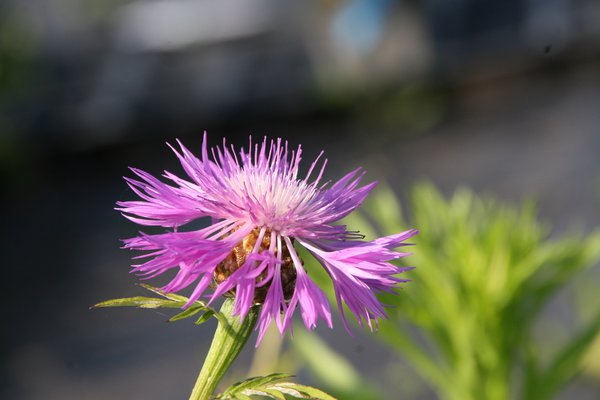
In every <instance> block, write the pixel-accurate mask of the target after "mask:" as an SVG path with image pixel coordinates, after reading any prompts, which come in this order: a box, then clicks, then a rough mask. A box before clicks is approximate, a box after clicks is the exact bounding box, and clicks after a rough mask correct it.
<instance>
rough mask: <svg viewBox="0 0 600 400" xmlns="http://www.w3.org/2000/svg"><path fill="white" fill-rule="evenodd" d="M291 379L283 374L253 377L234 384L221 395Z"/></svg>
mask: <svg viewBox="0 0 600 400" xmlns="http://www.w3.org/2000/svg"><path fill="white" fill-rule="evenodd" d="M291 377H293V375H290V374H283V373H274V374H270V375H266V376H255V377H252V378H248V379H245V380H243V381H240V382H236V383H234V384H233V385H231V386H230V387H228V388H227V390H225V392H223V394H231V393H237V392H241V391H243V390H244V389H253V388H259V387H263V386H265V385H268V384H271V383H274V382H278V381H282V380H284V379H288V378H291Z"/></svg>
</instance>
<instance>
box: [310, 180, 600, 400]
mask: <svg viewBox="0 0 600 400" xmlns="http://www.w3.org/2000/svg"><path fill="white" fill-rule="evenodd" d="M410 206H411V207H410V209H411V218H410V224H411V226H415V227H417V228H418V229H419V230H420V232H421V234H420V235H418V237H415V238H414V239H413V242H414V243H416V244H417V246H416V247H415V248H414V255H413V256H412V257H410V262H411V264H412V265H416V266H417V268H416V269H415V270H414V271H412V272H411V273H410V275H411V278H412V282H411V284H410V285H406V286H405V287H403V289H402V293H401V294H400V296H395V295H388V294H384V295H382V296H381V298H382V300H383V301H384V303H387V304H389V305H390V306H392V307H390V308H389V309H388V310H389V314H390V319H389V320H387V321H382V322H381V323H380V327H379V335H376V337H377V338H379V339H380V340H382V341H383V342H384V343H386V345H388V346H389V347H390V348H391V349H394V350H395V351H397V352H398V354H399V355H401V356H402V357H405V358H406V360H407V361H408V362H409V364H411V365H412V367H413V368H415V370H416V371H417V372H418V373H419V374H420V375H421V376H422V377H423V378H424V379H425V380H426V381H427V382H429V383H430V384H431V386H432V387H433V388H434V390H435V391H436V392H437V394H438V396H439V397H440V398H441V399H447V400H470V399H473V400H475V399H489V400H494V399H498V400H505V399H508V398H518V399H527V400H529V399H531V400H533V399H535V400H540V399H549V398H552V397H553V396H554V395H556V394H557V393H558V391H559V390H560V389H561V388H563V387H564V386H565V385H566V384H567V383H568V382H569V381H570V380H571V379H572V378H573V377H574V376H575V374H576V373H577V372H578V370H579V367H580V364H581V359H582V357H583V356H584V354H585V352H586V350H587V349H588V347H589V346H590V345H591V343H592V341H593V339H594V337H595V336H596V335H597V334H598V332H599V331H600V309H598V308H599V307H598V306H599V305H591V306H593V307H595V308H597V310H594V312H593V313H589V315H592V317H591V318H588V319H587V320H586V321H577V324H578V325H580V327H579V329H577V330H575V329H573V328H572V327H565V331H567V332H569V334H568V335H567V336H568V339H567V340H566V341H565V342H564V343H562V345H561V346H559V348H558V349H546V348H545V347H544V348H542V347H541V346H540V345H539V339H540V338H539V337H538V336H539V335H536V333H535V332H534V326H535V325H536V322H538V321H539V319H540V318H539V317H540V313H541V312H542V311H543V310H547V308H548V304H549V302H550V301H551V300H552V299H553V298H554V297H555V296H556V295H557V294H558V292H559V291H561V289H563V288H564V287H565V286H566V285H567V284H568V283H570V282H572V280H573V278H574V277H575V276H576V274H578V273H580V272H582V271H583V270H584V269H586V268H588V267H590V266H593V265H594V264H595V263H596V262H597V260H598V258H599V256H600V233H594V234H591V235H589V236H584V235H583V234H571V235H570V236H566V237H564V238H561V239H555V238H553V237H551V236H550V230H549V229H548V227H547V226H545V225H542V224H541V223H540V222H538V220H537V217H536V210H535V206H534V204H533V203H531V202H527V203H525V204H524V205H522V206H521V207H510V206H507V205H503V204H500V203H498V202H496V201H494V200H492V199H484V198H480V197H478V196H476V195H475V194H473V193H472V192H471V191H469V190H467V189H461V190H458V191H457V192H456V193H455V194H454V195H453V196H452V197H451V198H450V199H449V200H446V199H444V197H443V196H442V195H441V194H440V193H439V192H438V191H437V190H436V189H435V188H434V187H433V186H432V185H429V184H422V185H419V186H417V187H416V188H415V189H414V191H413V192H412V196H411V200H410ZM365 210H366V211H365V213H364V215H363V216H362V217H361V216H357V215H353V216H352V221H349V222H350V223H351V224H352V226H358V227H360V229H361V232H363V233H365V234H366V235H367V236H371V235H374V234H375V233H376V232H377V231H383V233H386V232H394V231H398V230H399V229H401V228H402V226H406V221H405V219H404V218H403V216H402V214H401V211H400V205H399V203H398V200H397V198H396V196H395V195H394V194H393V193H392V192H391V191H389V190H382V189H380V190H379V191H378V193H375V194H374V195H373V196H372V198H371V200H370V202H369V203H367V204H366V205H365ZM570 321H572V318H570ZM565 324H569V325H573V324H572V323H571V322H566V323H565ZM571 331H575V332H571ZM299 339H302V338H301V337H300V338H299ZM315 372H316V371H315Z"/></svg>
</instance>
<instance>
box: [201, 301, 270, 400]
mask: <svg viewBox="0 0 600 400" xmlns="http://www.w3.org/2000/svg"><path fill="white" fill-rule="evenodd" d="M233 309H234V300H233V299H232V298H227V299H225V302H224V303H223V306H222V307H221V311H220V313H221V315H222V317H221V318H219V325H218V327H217V330H216V332H215V336H214V337H213V341H212V343H211V345H210V349H209V351H208V354H207V355H206V359H205V360H204V365H202V369H201V370H200V374H199V375H198V379H197V380H196V384H195V385H194V389H193V390H192V394H191V395H190V400H208V399H210V398H211V396H212V394H213V393H214V391H215V389H216V388H217V385H218V384H219V382H220V381H221V379H222V378H223V376H224V375H225V373H226V372H227V370H228V369H229V367H230V366H231V364H232V363H233V361H234V360H235V359H236V358H237V356H238V355H239V354H240V352H241V351H242V349H243V348H244V345H245V344H246V342H247V341H248V338H249V337H250V335H251V334H252V331H253V329H254V327H255V326H256V322H257V321H258V316H259V312H260V307H259V306H253V307H251V308H250V311H249V312H248V314H247V315H246V317H245V318H244V319H243V320H240V318H239V317H238V316H234V315H232V314H233Z"/></svg>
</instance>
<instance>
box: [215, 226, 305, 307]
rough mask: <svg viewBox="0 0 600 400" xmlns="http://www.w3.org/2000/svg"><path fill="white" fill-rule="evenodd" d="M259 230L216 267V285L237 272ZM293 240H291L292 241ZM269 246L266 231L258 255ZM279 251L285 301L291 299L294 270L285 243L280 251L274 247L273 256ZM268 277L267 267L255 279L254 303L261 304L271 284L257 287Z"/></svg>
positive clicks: (233, 290)
mask: <svg viewBox="0 0 600 400" xmlns="http://www.w3.org/2000/svg"><path fill="white" fill-rule="evenodd" d="M259 232H260V228H255V229H254V230H253V231H252V232H250V233H249V234H248V235H247V236H246V237H245V238H244V239H243V240H242V241H241V242H239V243H238V244H237V245H236V246H235V247H234V248H233V250H232V251H231V253H229V255H227V257H226V258H225V259H224V260H223V261H222V262H221V263H219V264H218V265H217V267H216V268H215V271H214V273H213V280H214V283H215V284H216V285H219V284H221V283H222V282H224V281H225V280H226V279H227V278H229V277H230V276H231V274H233V273H234V272H235V271H237V270H238V269H239V268H240V267H241V266H242V265H244V262H245V261H246V257H247V256H248V254H250V253H252V251H253V250H254V246H255V245H256V241H257V240H258V236H259ZM292 240H293V239H292ZM270 246H271V230H270V229H267V230H266V232H265V234H264V236H263V239H262V243H260V245H259V249H258V253H262V252H263V251H268V249H269V247H270ZM280 250H281V286H282V288H283V296H284V298H285V299H286V300H289V299H291V297H292V294H293V293H294V289H295V286H296V268H295V267H294V263H293V261H292V257H291V256H290V251H289V249H288V248H287V245H286V244H285V242H282V244H281V249H278V248H277V246H275V251H274V255H275V256H276V257H277V256H278V254H277V252H278V251H280ZM268 275H269V272H268V267H267V268H265V270H264V271H263V272H262V273H261V274H260V275H259V276H258V277H257V278H256V284H257V287H256V288H255V289H254V302H255V303H263V302H264V300H265V297H266V296H267V292H268V291H269V287H270V286H271V282H269V283H267V284H264V285H262V286H258V285H259V284H260V283H261V282H262V281H263V280H264V279H265V278H267V276H268ZM228 293H229V295H235V289H232V290H230V291H229V292H228Z"/></svg>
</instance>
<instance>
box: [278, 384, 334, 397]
mask: <svg viewBox="0 0 600 400" xmlns="http://www.w3.org/2000/svg"><path fill="white" fill-rule="evenodd" d="M275 386H277V387H279V388H280V390H282V389H293V390H296V391H298V392H300V393H303V394H305V395H306V396H307V397H305V398H307V399H316V400H336V399H335V397H333V396H331V395H330V394H327V393H325V392H324V391H322V390H320V389H317V388H314V387H312V386H306V385H300V384H298V383H293V382H280V383H278V384H277V385H275ZM284 393H285V392H284ZM300 398H302V397H300Z"/></svg>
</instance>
